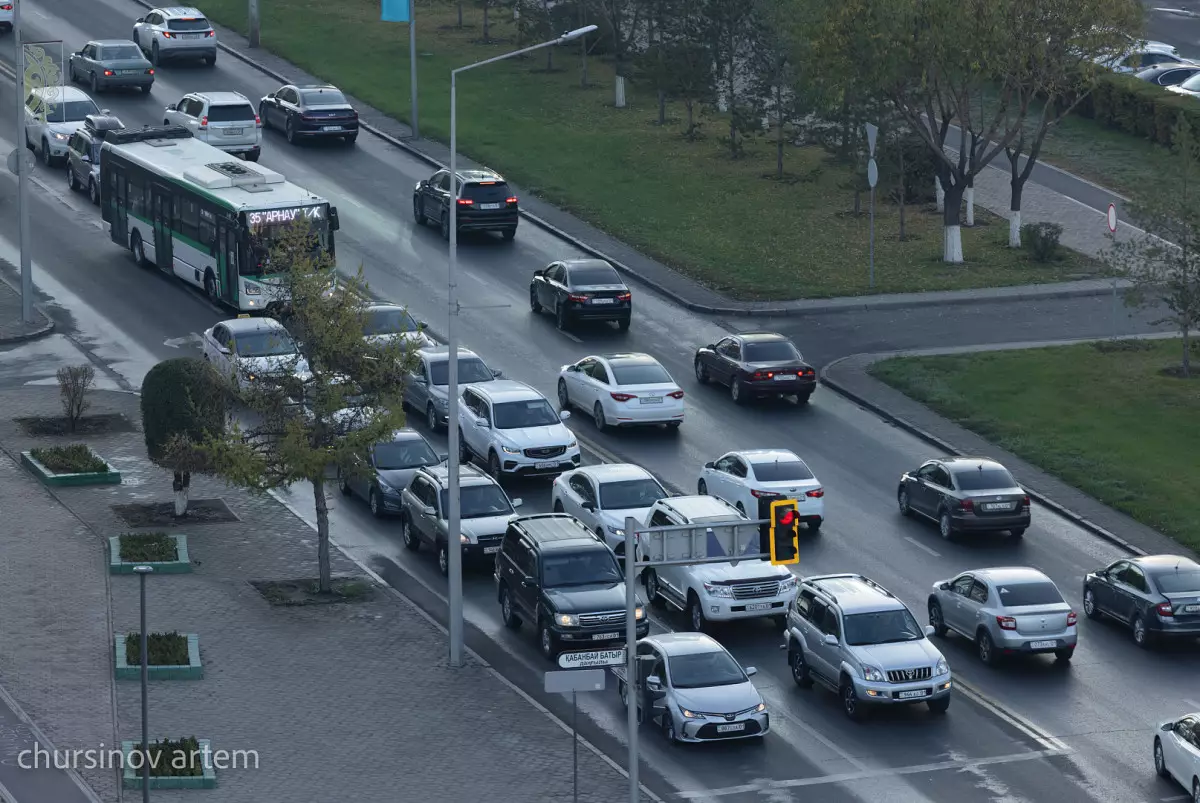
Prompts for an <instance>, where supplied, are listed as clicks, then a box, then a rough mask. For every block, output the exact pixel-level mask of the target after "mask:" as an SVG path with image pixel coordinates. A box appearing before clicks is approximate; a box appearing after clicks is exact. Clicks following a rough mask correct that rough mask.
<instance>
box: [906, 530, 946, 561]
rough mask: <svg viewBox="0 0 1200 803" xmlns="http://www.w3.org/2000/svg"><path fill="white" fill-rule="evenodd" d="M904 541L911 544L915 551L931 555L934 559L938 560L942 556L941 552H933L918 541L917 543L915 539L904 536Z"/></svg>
mask: <svg viewBox="0 0 1200 803" xmlns="http://www.w3.org/2000/svg"><path fill="white" fill-rule="evenodd" d="M904 540H905V541H907V542H908V543H910V544H912V545H913V546H915V547H916V548H917V549H920V550H922V551H924V552H928V553H929V554H930V555H933V556H934V557H935V558H940V557H941V556H942V553H941V552H935V551H934V550H932V549H930V548H929V547H927V546H925V545H924V544H922V543H921V542H920V541H918V540H917V539H915V538H910V537H909V536H907V535H906V536H904Z"/></svg>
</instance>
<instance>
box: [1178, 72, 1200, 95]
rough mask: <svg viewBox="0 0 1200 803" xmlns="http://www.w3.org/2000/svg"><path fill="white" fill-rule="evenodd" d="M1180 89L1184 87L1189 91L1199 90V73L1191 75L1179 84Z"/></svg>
mask: <svg viewBox="0 0 1200 803" xmlns="http://www.w3.org/2000/svg"><path fill="white" fill-rule="evenodd" d="M1179 88H1180V89H1186V90H1188V91H1189V92H1200V75H1193V76H1192V77H1191V78H1189V79H1187V80H1186V81H1184V82H1183V83H1182V84H1180V85H1179Z"/></svg>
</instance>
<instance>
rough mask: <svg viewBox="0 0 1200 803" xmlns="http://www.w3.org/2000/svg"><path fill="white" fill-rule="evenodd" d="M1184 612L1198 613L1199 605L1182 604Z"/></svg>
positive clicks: (1199, 610)
mask: <svg viewBox="0 0 1200 803" xmlns="http://www.w3.org/2000/svg"><path fill="white" fill-rule="evenodd" d="M1183 612H1184V613H1200V605H1184V606H1183Z"/></svg>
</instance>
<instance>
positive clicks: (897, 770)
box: [676, 750, 1065, 799]
mask: <svg viewBox="0 0 1200 803" xmlns="http://www.w3.org/2000/svg"><path fill="white" fill-rule="evenodd" d="M1064 752H1065V751H1062V750H1038V751H1037V752H1034V753H1015V754H1013V755H1008V756H994V757H992V758H977V759H967V760H965V761H939V762H937V763H936V764H917V765H914V766H910V767H888V768H884V769H877V770H863V771H861V772H843V773H840V774H838V775H820V776H817V777H814V778H794V779H791V780H787V781H766V782H763V783H754V784H743V785H741V786H730V787H726V788H725V789H705V790H702V791H697V792H679V793H677V794H676V796H677V797H681V798H686V799H696V798H708V797H727V796H729V795H744V794H748V793H753V792H767V791H770V790H773V789H795V788H796V787H804V786H824V785H826V784H844V783H853V782H854V781H865V780H871V779H875V778H890V777H895V776H897V775H920V774H923V773H927V772H941V771H947V770H967V769H973V768H975V767H987V766H994V765H997V764H1015V763H1017V762H1019V761H1040V760H1042V759H1046V758H1052V757H1054V756H1061V755H1063V754H1064Z"/></svg>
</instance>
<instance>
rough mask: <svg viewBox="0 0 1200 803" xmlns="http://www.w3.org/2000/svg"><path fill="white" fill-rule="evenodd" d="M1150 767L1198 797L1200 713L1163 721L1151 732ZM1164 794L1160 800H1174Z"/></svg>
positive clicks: (1199, 791) (1199, 783) (1193, 797)
mask: <svg viewBox="0 0 1200 803" xmlns="http://www.w3.org/2000/svg"><path fill="white" fill-rule="evenodd" d="M1154 769H1155V770H1157V771H1158V774H1159V775H1160V776H1162V777H1163V778H1174V779H1175V780H1176V781H1177V782H1178V783H1179V785H1180V786H1182V787H1183V788H1184V789H1186V790H1187V791H1188V792H1190V793H1191V799H1192V800H1200V713H1195V714H1188V715H1187V716H1185V717H1180V718H1179V719H1173V720H1170V721H1169V722H1164V723H1162V724H1161V725H1159V726H1158V733H1156V734H1154ZM1176 799H1177V798H1173V797H1164V798H1163V800H1176Z"/></svg>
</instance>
